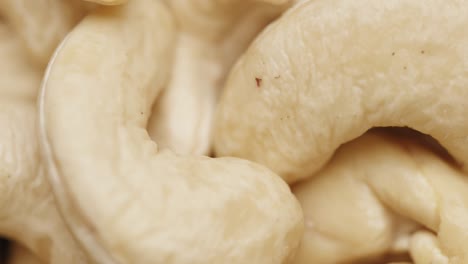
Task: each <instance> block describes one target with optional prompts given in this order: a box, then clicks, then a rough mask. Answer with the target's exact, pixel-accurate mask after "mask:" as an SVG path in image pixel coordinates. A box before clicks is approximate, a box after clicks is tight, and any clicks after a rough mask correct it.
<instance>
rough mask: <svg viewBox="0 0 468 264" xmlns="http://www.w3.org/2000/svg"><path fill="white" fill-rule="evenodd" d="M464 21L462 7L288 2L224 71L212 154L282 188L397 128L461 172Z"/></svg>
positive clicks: (466, 57) (435, 1) (464, 156)
mask: <svg viewBox="0 0 468 264" xmlns="http://www.w3.org/2000/svg"><path fill="white" fill-rule="evenodd" d="M467 13H468V5H466V2H465V1H463V0H454V1H449V2H447V1H442V0H428V1H423V2H422V1H418V0H397V1H386V2H377V1H371V0H344V1H337V0H333V1H303V2H300V3H299V4H297V5H296V6H295V7H293V8H292V9H290V10H289V11H288V12H286V13H285V14H284V15H283V16H282V17H281V18H280V19H278V20H277V21H276V22H274V23H273V24H271V25H270V26H269V27H268V28H267V30H265V31H264V32H263V33H262V34H260V36H259V37H258V38H256V40H255V41H254V43H253V44H252V45H251V46H250V48H249V49H248V51H247V52H246V53H244V55H243V56H242V58H241V59H240V60H239V61H238V63H237V65H236V66H235V67H234V69H233V70H232V72H231V74H230V76H229V78H228V81H227V84H226V87H225V92H224V95H223V97H222V99H221V102H220V107H219V112H218V116H217V122H216V123H217V126H216V128H215V131H216V135H215V149H216V152H217V153H218V154H219V155H220V156H238V157H242V158H246V159H249V160H252V161H255V162H258V163H260V164H263V165H267V166H268V167H269V168H271V169H272V170H273V171H275V172H276V173H278V174H280V175H281V176H282V177H283V178H284V179H285V180H286V181H288V182H290V183H291V182H294V181H297V180H299V179H303V178H305V177H307V176H310V175H312V174H313V173H314V172H317V171H318V170H319V169H320V168H321V167H322V166H323V165H324V164H325V163H326V162H327V160H328V159H329V158H330V157H331V155H332V154H333V152H334V151H335V149H336V148H337V147H338V146H339V145H341V144H342V143H344V142H347V141H350V140H352V139H353V138H356V137H358V136H360V135H362V134H363V133H364V132H365V131H367V130H368V129H369V128H371V127H374V126H409V127H411V128H414V129H416V130H418V131H421V132H423V133H425V134H429V135H431V136H432V137H434V138H435V139H436V140H438V141H439V142H440V144H441V145H443V146H444V147H445V148H446V149H447V150H448V151H449V152H450V154H452V155H453V156H454V157H455V158H456V159H457V161H458V162H459V163H461V165H462V166H463V164H464V163H466V162H467V161H468V152H467V150H468V132H467V131H468V122H467V119H466V117H467V116H468V107H467V103H466V101H467V98H468V87H467V85H468V75H467V74H466V72H467V70H468V48H467V47H468V34H467V32H468V31H467V28H468V16H466V14H467ZM256 78H258V79H261V80H262V81H261V85H260V87H258V85H256ZM465 168H466V167H465ZM465 170H466V169H465Z"/></svg>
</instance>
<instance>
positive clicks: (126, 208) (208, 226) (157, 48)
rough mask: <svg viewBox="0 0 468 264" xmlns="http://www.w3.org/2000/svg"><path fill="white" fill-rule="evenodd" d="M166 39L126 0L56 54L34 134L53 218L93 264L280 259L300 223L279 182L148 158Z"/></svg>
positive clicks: (165, 14) (213, 163)
mask: <svg viewBox="0 0 468 264" xmlns="http://www.w3.org/2000/svg"><path fill="white" fill-rule="evenodd" d="M175 33H176V29H175V25H174V20H173V18H172V16H171V14H170V13H169V11H168V10H167V9H166V8H165V5H164V4H162V2H160V1H153V0H141V1H130V2H129V3H128V4H126V5H122V6H117V7H112V8H105V9H99V10H97V11H96V12H95V13H93V14H91V15H88V16H87V17H86V18H85V19H84V20H83V21H82V22H81V23H80V24H79V25H78V26H77V27H75V29H74V30H73V31H72V32H70V33H69V34H68V36H67V38H66V39H65V40H64V42H63V43H62V45H61V46H60V47H59V48H58V49H57V51H56V54H55V56H54V58H53V59H52V61H51V63H50V64H49V67H48V70H47V73H46V77H45V78H44V82H43V88H42V94H41V98H40V128H41V139H42V140H41V142H42V149H43V155H44V156H45V157H46V158H47V160H48V168H49V171H50V173H49V176H50V177H49V180H50V182H51V185H52V187H53V188H52V189H53V190H54V193H55V195H56V197H57V198H58V201H59V204H60V209H61V210H62V212H63V217H64V218H65V219H66V220H67V222H68V224H69V227H70V228H71V229H72V230H73V233H74V234H75V235H76V237H77V238H78V239H79V240H80V242H81V244H83V246H85V247H86V249H87V252H90V254H91V255H92V256H93V257H94V260H97V262H99V263H115V262H119V263H167V264H170V263H194V264H196V263H247V262H250V263H284V262H286V261H288V260H290V259H291V258H292V257H293V253H294V251H295V248H296V247H297V245H298V242H299V240H300V238H301V236H302V229H303V222H302V212H301V210H300V206H299V204H298V203H297V200H296V199H295V198H294V196H293V195H292V193H291V192H290V189H289V187H288V186H287V185H286V184H285V183H284V182H283V181H282V180H281V179H280V178H279V177H277V176H276V175H274V174H273V173H271V172H270V171H269V170H267V169H265V168H264V167H262V166H259V165H256V164H254V163H251V162H248V161H244V160H240V159H235V158H221V159H211V158H208V157H197V156H177V155H175V154H173V153H172V152H170V151H161V152H159V151H158V149H157V146H156V144H155V143H154V142H153V141H151V139H150V138H149V136H148V133H147V131H146V129H145V127H146V123H147V120H148V118H149V114H150V110H151V106H152V103H153V101H154V99H155V98H156V97H157V95H158V93H159V92H160V90H161V89H162V87H163V86H164V85H165V82H166V80H167V77H168V71H169V69H170V68H171V65H170V61H171V60H172V50H171V48H172V46H173V44H174V37H175ZM96 146H99V147H96Z"/></svg>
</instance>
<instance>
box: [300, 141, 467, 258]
mask: <svg viewBox="0 0 468 264" xmlns="http://www.w3.org/2000/svg"><path fill="white" fill-rule="evenodd" d="M293 191H294V193H295V194H296V196H297V197H298V199H299V201H300V203H301V206H302V208H303V211H304V218H305V224H306V229H305V230H306V231H305V235H304V238H303V240H302V243H301V247H300V250H299V251H298V254H297V258H296V260H295V263H296V264H305V263H323V264H326V263H342V262H344V261H352V260H357V259H359V258H363V257H370V256H375V255H381V254H383V253H385V252H388V251H391V250H392V245H394V244H395V242H398V241H397V240H399V239H400V240H401V238H405V237H406V238H405V239H406V241H404V242H405V244H406V245H405V246H404V247H403V248H406V249H407V250H408V251H409V253H410V254H411V256H412V257H413V261H414V263H415V264H426V263H441V264H443V263H451V264H462V263H467V262H468V248H467V247H466V245H467V243H468V178H467V176H466V175H465V174H463V173H462V172H461V171H459V170H458V169H457V168H455V167H453V165H452V164H450V163H448V162H447V161H445V160H443V159H441V158H440V157H439V156H437V155H436V154H434V153H433V152H431V151H430V150H429V149H427V148H424V147H422V146H420V145H418V144H416V143H414V140H412V139H409V138H406V139H405V138H395V137H389V136H388V135H382V134H372V133H367V134H365V135H364V136H362V137H360V138H358V139H356V140H354V141H351V142H350V143H348V144H346V145H344V146H343V147H342V148H340V149H339V150H338V151H337V152H336V153H335V156H334V157H333V158H332V159H331V160H330V163H328V164H327V166H325V167H324V169H323V170H321V171H320V172H319V173H317V175H316V177H314V178H312V179H309V180H306V181H304V182H301V183H299V184H298V185H296V186H295V187H294V188H293ZM401 217H404V218H407V219H410V220H412V221H414V222H416V223H419V224H421V225H422V226H423V227H424V228H425V229H427V230H429V231H420V232H416V233H414V231H415V229H414V228H413V229H408V228H405V229H404V230H403V231H404V232H401V230H402V229H401V226H400V224H399V222H398V221H399V220H398V219H399V218H401ZM399 230H400V231H399ZM405 230H406V231H405Z"/></svg>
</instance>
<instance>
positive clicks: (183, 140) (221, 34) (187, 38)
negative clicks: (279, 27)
mask: <svg viewBox="0 0 468 264" xmlns="http://www.w3.org/2000/svg"><path fill="white" fill-rule="evenodd" d="M276 2H277V3H274V4H275V5H272V4H270V3H268V4H265V3H262V1H252V0H249V1H237V0H235V1H234V0H230V1H219V0H170V1H167V3H168V5H169V6H170V8H171V9H172V11H173V12H174V14H175V17H176V20H177V24H178V26H179V27H178V28H179V34H178V37H177V42H176V43H177V44H176V51H175V62H174V66H173V69H172V72H171V80H170V81H169V83H168V87H167V88H166V89H165V90H164V92H163V94H162V96H161V98H160V99H159V100H158V101H157V103H156V104H155V106H154V109H153V115H152V116H151V119H150V122H149V125H148V132H149V134H150V136H151V137H152V138H153V139H154V140H155V141H156V142H158V145H159V146H160V147H161V148H169V149H171V150H173V151H175V152H176V153H179V154H191V153H192V154H205V155H206V154H209V152H210V151H211V147H212V129H213V118H214V113H215V107H216V103H217V101H218V97H219V92H220V91H221V88H222V83H223V82H224V78H225V76H226V74H227V72H228V70H229V69H230V68H231V66H232V64H233V62H234V61H235V59H237V57H238V56H239V54H241V53H242V52H243V51H244V50H245V49H246V47H247V46H248V45H249V44H250V42H251V40H252V39H253V38H254V37H255V36H256V35H257V34H258V32H259V31H260V30H262V29H263V28H264V27H265V26H266V25H267V24H268V23H269V22H270V21H271V20H273V19H274V18H276V17H277V16H279V15H280V14H281V12H282V11H283V10H285V9H286V7H287V2H288V1H284V0H283V1H276Z"/></svg>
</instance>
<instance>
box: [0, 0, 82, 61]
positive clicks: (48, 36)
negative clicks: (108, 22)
mask: <svg viewBox="0 0 468 264" xmlns="http://www.w3.org/2000/svg"><path fill="white" fill-rule="evenodd" d="M85 11H86V8H85V6H83V4H82V3H81V0H0V15H1V16H4V17H5V20H6V22H7V23H8V24H10V25H11V27H12V28H13V29H14V30H15V31H16V32H17V34H19V36H20V37H21V39H22V40H23V43H24V45H25V46H26V48H27V51H28V53H29V54H30V56H31V57H32V59H33V61H32V62H34V63H36V64H37V65H38V66H40V67H44V68H45V66H46V65H47V62H48V61H49V58H50V56H51V55H52V53H53V51H54V50H55V48H56V47H57V45H58V44H59V43H60V41H61V40H62V39H63V38H64V37H65V35H66V34H67V33H68V31H69V30H71V29H72V28H73V26H74V25H75V24H76V23H77V22H78V21H79V19H81V18H82V17H83V15H84V14H85Z"/></svg>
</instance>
